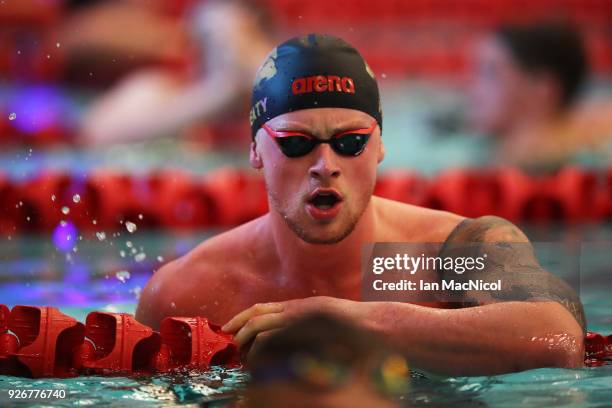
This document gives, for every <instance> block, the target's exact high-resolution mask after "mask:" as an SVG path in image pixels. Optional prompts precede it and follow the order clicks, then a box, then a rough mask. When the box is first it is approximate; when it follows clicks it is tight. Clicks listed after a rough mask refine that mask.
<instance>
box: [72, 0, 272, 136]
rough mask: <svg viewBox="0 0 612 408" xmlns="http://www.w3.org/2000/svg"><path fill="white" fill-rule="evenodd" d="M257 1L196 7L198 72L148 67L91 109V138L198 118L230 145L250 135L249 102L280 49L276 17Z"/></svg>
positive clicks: (166, 131)
mask: <svg viewBox="0 0 612 408" xmlns="http://www.w3.org/2000/svg"><path fill="white" fill-rule="evenodd" d="M257 4H258V3H257V2H256V1H246V0H229V1H220V0H211V1H207V2H203V3H201V4H199V5H197V6H196V7H195V9H194V10H193V14H192V16H191V19H190V21H189V22H190V30H191V34H192V36H193V38H194V40H195V42H196V45H197V46H198V47H199V48H200V51H201V54H202V55H201V60H200V61H199V63H198V64H197V65H198V69H199V72H197V73H195V74H194V75H188V76H185V75H180V74H177V73H175V72H172V71H170V70H168V69H161V68H157V69H146V70H141V71H139V72H136V73H134V74H132V75H130V76H128V77H127V78H125V79H124V80H122V81H121V82H120V83H119V84H118V85H117V86H116V87H115V88H114V89H112V90H111V91H110V92H109V93H108V94H106V95H103V96H102V97H101V98H100V99H99V100H97V101H95V102H94V103H93V105H92V106H91V108H90V110H89V111H88V112H87V113H86V115H85V118H84V121H83V124H82V134H83V137H84V141H85V142H86V143H89V144H108V143H115V142H129V141H137V140H145V139H150V138H154V137H158V136H165V135H176V134H177V133H179V132H180V131H181V130H183V129H184V128H186V127H188V126H190V125H194V124H209V125H210V124H211V122H212V123H213V125H212V128H211V129H209V132H208V133H209V134H210V133H212V136H213V137H215V138H217V139H220V140H222V141H224V142H227V141H229V142H230V144H231V143H232V142H233V143H236V142H243V143H247V142H248V141H249V135H250V131H249V126H248V125H249V124H248V120H247V118H248V109H249V99H250V91H251V87H252V80H253V78H254V76H255V72H256V70H257V68H258V67H259V64H261V61H262V60H263V59H264V58H265V56H266V54H267V53H268V52H269V51H270V50H271V49H272V48H273V44H274V41H272V40H271V38H270V37H271V30H270V29H269V26H270V25H271V22H270V21H269V20H270V19H269V18H267V17H266V14H265V12H264V11H263V10H261V9H260V8H258V7H257Z"/></svg>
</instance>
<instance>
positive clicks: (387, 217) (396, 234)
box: [373, 197, 465, 242]
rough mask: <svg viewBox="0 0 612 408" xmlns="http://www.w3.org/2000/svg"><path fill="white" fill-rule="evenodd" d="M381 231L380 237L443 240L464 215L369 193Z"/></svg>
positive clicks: (420, 240) (387, 238)
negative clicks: (382, 231) (371, 196)
mask: <svg viewBox="0 0 612 408" xmlns="http://www.w3.org/2000/svg"><path fill="white" fill-rule="evenodd" d="M373 200H375V206H376V213H377V217H378V219H379V220H380V221H381V222H380V224H381V226H382V228H383V229H384V230H385V232H384V233H383V234H382V235H383V239H381V240H380V241H395V242H443V241H445V240H446V238H447V237H448V236H449V234H450V233H451V232H452V231H453V230H454V229H455V227H457V225H459V224H460V223H461V222H462V221H463V220H464V219H465V217H463V216H460V215H457V214H453V213H451V212H448V211H439V210H433V209H431V208H425V207H419V206H416V205H411V204H405V203H401V202H398V201H393V200H388V199H385V198H381V197H373Z"/></svg>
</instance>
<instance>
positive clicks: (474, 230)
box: [438, 216, 586, 330]
mask: <svg viewBox="0 0 612 408" xmlns="http://www.w3.org/2000/svg"><path fill="white" fill-rule="evenodd" d="M485 253H486V254H487V255H486V256H487V258H486V259H487V260H486V262H485V267H484V269H483V270H482V271H472V272H469V273H465V274H463V275H458V274H456V273H454V272H453V271H452V270H439V271H438V273H439V275H440V277H441V278H442V279H445V278H446V279H451V278H452V279H454V280H456V281H461V280H463V281H467V280H468V279H475V278H476V279H482V280H484V281H487V282H493V281H497V280H498V279H501V281H502V290H500V291H490V292H483V291H463V292H461V293H460V295H459V298H458V299H457V300H458V302H459V303H460V305H461V306H463V307H471V306H479V305H485V304H490V303H496V302H507V301H537V300H552V301H555V302H558V303H560V304H561V305H563V306H564V307H565V308H566V309H567V310H568V311H569V312H570V313H571V314H572V316H574V318H575V319H576V321H577V322H578V323H579V324H580V326H581V327H582V329H583V330H585V327H586V319H585V316H584V310H583V307H582V303H581V302H580V299H579V298H578V296H577V295H576V292H575V291H574V290H573V289H572V288H571V287H570V286H569V285H568V284H567V283H566V282H565V281H564V280H563V279H561V278H559V277H558V276H556V275H553V274H552V273H550V272H548V271H546V270H545V269H544V268H542V266H541V265H540V264H539V262H538V260H537V257H536V255H535V252H534V249H533V246H532V245H531V244H530V243H529V240H528V239H527V237H526V236H525V235H524V234H523V233H522V232H521V231H520V230H519V229H518V228H517V227H516V226H515V225H513V224H512V223H510V222H508V221H506V220H504V219H502V218H499V217H490V216H489V217H481V218H477V219H465V220H463V221H462V222H461V223H460V224H459V225H457V227H456V228H455V229H454V230H453V231H452V232H451V233H450V235H449V236H448V238H447V239H446V241H445V242H444V244H443V246H442V249H441V251H440V254H439V256H441V257H458V256H470V257H479V256H483V254H485Z"/></svg>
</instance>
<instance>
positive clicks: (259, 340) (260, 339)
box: [247, 328, 280, 361]
mask: <svg viewBox="0 0 612 408" xmlns="http://www.w3.org/2000/svg"><path fill="white" fill-rule="evenodd" d="M278 331H280V328H278V329H272V330H269V331H267V332H263V333H259V334H258V335H257V336H255V339H254V340H253V343H252V344H251V347H250V348H249V349H248V350H247V352H248V353H247V361H248V359H249V358H251V356H252V355H253V354H255V353H257V350H259V348H260V347H261V345H262V344H263V343H264V342H265V341H266V339H267V338H268V337H270V336H272V335H273V334H275V333H276V332H278Z"/></svg>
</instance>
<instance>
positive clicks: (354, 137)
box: [262, 121, 377, 157]
mask: <svg viewBox="0 0 612 408" xmlns="http://www.w3.org/2000/svg"><path fill="white" fill-rule="evenodd" d="M376 125H377V122H376V121H374V122H373V123H372V126H370V127H369V128H363V129H354V130H347V131H344V132H341V133H338V134H335V135H333V136H332V137H331V138H329V139H328V140H322V139H318V138H316V137H314V136H312V135H309V134H306V133H301V132H292V131H285V130H274V129H272V128H270V127H269V126H268V125H266V124H264V125H263V126H262V127H263V129H264V130H265V131H266V133H268V135H269V136H270V137H271V138H272V139H274V141H275V142H276V144H278V147H279V148H280V150H281V151H282V152H283V154H284V155H285V156H287V157H302V156H305V155H307V154H308V153H310V152H311V151H312V150H313V149H314V148H315V147H316V146H317V145H319V144H324V143H325V144H329V145H330V146H331V148H332V149H333V150H334V151H335V152H336V153H338V154H339V155H341V156H353V157H354V156H359V155H360V154H361V153H363V151H364V149H365V147H366V144H367V143H368V140H369V138H370V136H371V135H372V132H374V128H375V127H376Z"/></svg>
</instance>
